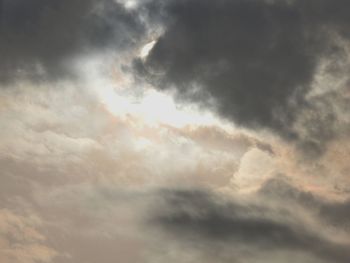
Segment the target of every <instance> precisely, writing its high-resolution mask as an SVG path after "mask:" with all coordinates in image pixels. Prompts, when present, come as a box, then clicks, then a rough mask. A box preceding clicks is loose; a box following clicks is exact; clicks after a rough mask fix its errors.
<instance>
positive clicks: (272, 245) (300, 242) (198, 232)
mask: <svg viewBox="0 0 350 263" xmlns="http://www.w3.org/2000/svg"><path fill="white" fill-rule="evenodd" d="M272 184H274V185H275V186H277V185H278V186H279V189H277V190H278V191H279V193H278V194H276V193H275V192H274V190H275V189H273V187H271V185H272ZM291 191H292V192H293V193H294V194H295V195H294V196H293V197H291V196H290V195H289V194H290V192H291ZM161 193H162V194H161V201H160V204H162V205H163V206H162V205H160V204H158V205H159V206H160V209H158V212H157V213H155V214H156V216H155V217H154V218H153V220H154V221H153V223H154V224H155V225H157V227H160V229H162V231H164V232H165V233H166V234H167V237H171V238H175V240H176V242H180V243H181V244H182V246H184V247H193V250H194V251H196V250H200V251H201V252H200V253H203V254H206V255H207V256H209V257H214V258H215V257H217V259H219V260H222V262H226V260H227V262H232V260H236V261H235V262H281V261H282V262H292V261H289V259H288V256H287V255H293V257H294V259H295V258H298V257H300V262H347V260H348V258H349V252H348V250H347V243H343V244H341V243H338V242H337V241H335V240H332V239H331V238H329V237H328V236H327V235H329V234H330V233H327V231H325V232H323V230H321V229H320V228H319V227H320V226H321V225H322V224H324V223H325V222H326V220H328V219H329V218H327V217H326V218H323V214H322V213H323V212H321V211H324V209H329V208H330V207H332V208H331V209H337V208H336V207H340V206H343V207H342V208H343V209H345V207H346V206H348V205H349V202H345V203H337V204H327V205H326V204H325V203H323V202H324V201H323V200H322V199H320V198H317V197H315V196H313V195H312V194H310V193H306V192H303V191H300V190H298V189H297V188H294V187H293V186H291V185H289V184H288V183H285V182H284V181H283V180H281V179H278V178H275V179H271V181H268V182H267V183H266V184H265V185H263V186H262V188H261V189H260V191H259V192H258V193H259V194H257V195H255V196H254V197H253V198H252V199H248V200H244V201H242V200H240V199H236V200H235V199H230V198H228V199H227V198H226V199H223V196H221V197H220V196H217V195H213V193H210V192H206V191H201V190H171V191H169V190H165V191H162V192H161ZM270 194H274V195H275V196H274V197H275V198H276V197H277V198H279V199H280V200H281V202H275V203H274V205H273V206H271V203H269V200H270V199H269V198H266V197H268V196H269V195H270ZM256 198H259V199H260V201H259V202H256ZM299 198H305V200H308V201H310V200H311V199H312V200H313V201H314V202H315V203H316V204H317V205H316V206H314V207H313V205H315V203H313V204H311V203H307V202H306V203H302V202H300V203H299V201H300V200H298V199H299ZM252 200H255V202H254V201H253V202H252ZM274 200H276V199H274ZM270 201H271V200H270ZM300 204H302V205H300ZM321 207H322V208H321ZM326 207H327V208H326ZM303 209H308V210H309V211H311V213H310V214H311V215H312V216H315V215H316V221H314V223H313V224H312V225H309V224H310V221H309V222H308V221H307V220H305V217H304V218H303V217H302V216H301V215H302V213H303V211H304V212H305V210H303ZM343 211H344V210H343ZM327 215H330V214H328V213H327ZM304 216H305V214H304ZM344 219H345V215H344ZM311 222H312V221H311ZM335 222H336V221H334V220H330V221H328V223H331V224H332V223H335ZM319 223H321V224H320V225H318V226H317V224H319ZM339 226H346V223H345V224H344V222H343V223H341V224H337V227H339ZM247 251H249V252H247ZM197 252H198V251H197ZM226 253H228V255H229V256H227V255H226V257H227V258H225V254H226ZM281 255H282V258H279V257H280V256H281ZM257 259H259V260H258V261H257ZM195 262H196V261H195ZM205 262H206V261H205ZM208 262H209V261H208Z"/></svg>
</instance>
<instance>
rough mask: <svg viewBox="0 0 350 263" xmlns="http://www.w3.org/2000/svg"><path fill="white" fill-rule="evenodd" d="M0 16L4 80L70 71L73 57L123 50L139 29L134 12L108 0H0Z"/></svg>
mask: <svg viewBox="0 0 350 263" xmlns="http://www.w3.org/2000/svg"><path fill="white" fill-rule="evenodd" d="M0 18H1V19H0V32H1V36H2V37H1V40H0V56H1V62H0V81H1V82H2V83H13V82H16V81H17V80H19V79H29V80H34V81H39V80H46V81H47V80H49V81H52V80H62V78H63V79H64V78H67V77H74V76H75V72H74V71H73V69H72V67H71V64H72V63H73V62H74V59H76V58H77V57H81V56H84V57H86V56H91V55H93V54H94V53H97V52H101V51H103V50H107V49H109V50H111V51H120V50H123V49H125V48H126V47H130V46H132V45H133V44H135V41H136V40H137V39H138V38H139V37H140V35H141V34H142V32H143V26H142V25H141V24H140V23H139V22H138V16H137V15H136V14H132V12H127V11H126V10H125V8H124V6H123V5H122V4H119V3H117V2H115V1H112V0H103V1H95V0H73V1H68V0H63V1H45V0H33V1H30V2H28V1H25V0H14V1H12V0H4V1H1V4H0Z"/></svg>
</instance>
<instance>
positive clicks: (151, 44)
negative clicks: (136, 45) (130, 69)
mask: <svg viewBox="0 0 350 263" xmlns="http://www.w3.org/2000/svg"><path fill="white" fill-rule="evenodd" d="M156 43H157V42H156V41H155V40H153V41H151V42H149V43H147V44H146V45H144V46H143V47H142V49H141V52H140V57H141V58H142V59H145V58H146V57H147V56H148V54H149V52H151V50H152V48H153V47H154V45H155V44H156Z"/></svg>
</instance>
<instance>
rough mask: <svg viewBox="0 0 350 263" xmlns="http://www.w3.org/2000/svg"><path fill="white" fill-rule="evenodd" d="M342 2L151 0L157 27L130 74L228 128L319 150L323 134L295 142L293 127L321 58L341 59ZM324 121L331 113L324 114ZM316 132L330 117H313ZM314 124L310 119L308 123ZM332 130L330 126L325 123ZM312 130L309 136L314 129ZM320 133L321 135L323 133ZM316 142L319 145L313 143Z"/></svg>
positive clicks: (345, 29)
mask: <svg viewBox="0 0 350 263" xmlns="http://www.w3.org/2000/svg"><path fill="white" fill-rule="evenodd" d="M349 5H350V4H349V2H348V1H337V2H334V1H330V0H329V1H327V0H324V1H299V0H295V1H284V0H281V1H263V0H234V1H228V0H219V1H210V0H204V1H203V0H180V1H164V2H163V1H153V3H152V4H151V5H149V6H150V7H149V9H148V11H149V13H150V14H151V16H152V17H154V16H156V15H157V14H160V15H159V16H158V17H160V18H159V20H160V21H161V23H163V25H165V33H164V34H163V35H162V36H161V37H160V38H159V40H158V41H157V43H156V45H155V46H154V48H153V50H152V51H151V53H150V55H149V56H148V58H147V60H146V61H145V62H142V61H140V60H136V61H135V68H136V69H137V70H138V71H139V72H141V73H142V74H144V75H145V76H146V78H149V79H150V80H151V81H153V82H155V83H156V85H158V86H159V87H160V88H162V89H163V88H174V87H176V90H177V91H178V93H179V96H180V97H181V98H182V99H185V100H193V101H196V102H199V103H201V104H204V105H206V106H208V105H211V104H212V103H213V99H214V105H215V107H216V109H217V111H218V112H219V113H221V114H222V116H224V117H226V118H229V119H231V120H233V121H234V122H235V123H236V124H239V125H243V126H246V127H253V128H257V127H259V128H268V129H270V130H273V131H275V132H278V133H279V134H280V135H281V136H283V137H284V138H287V139H289V140H304V141H305V142H304V143H303V144H304V145H309V146H308V147H309V148H313V149H314V152H321V151H322V141H327V140H329V139H330V137H332V136H331V135H332V134H330V133H329V131H327V130H326V131H325V132H323V131H318V132H313V133H312V132H311V133H310V134H308V135H310V136H311V138H310V137H307V138H303V135H302V134H300V133H299V132H298V131H297V130H296V129H295V127H294V124H295V122H296V120H297V119H298V117H299V115H301V114H302V113H304V111H305V110H308V111H310V112H312V113H313V114H316V115H317V110H316V109H314V106H313V105H311V104H310V102H308V101H307V100H306V99H305V96H306V94H307V93H308V92H309V91H310V89H311V84H312V82H313V80H314V77H315V74H316V71H317V68H318V66H319V64H320V61H321V59H323V58H328V57H333V58H336V57H338V56H339V55H340V54H343V55H344V53H342V47H341V45H340V44H339V43H338V42H337V41H336V40H335V39H337V37H336V36H339V37H340V38H343V39H347V38H348V37H349V32H350V31H349V25H350V21H349V16H348V15H347V14H346V12H344V10H347V9H348V8H349ZM330 115H331V114H330ZM315 119H321V120H322V121H323V122H322V123H323V124H324V125H323V127H326V126H327V125H328V120H330V121H331V122H333V121H334V116H328V117H327V118H323V116H320V117H319V118H315ZM316 122H317V120H315V122H313V123H316ZM331 125H332V123H331ZM320 126H321V125H318V126H317V127H315V128H314V129H318V128H320V129H321V128H322V127H320ZM325 133H327V134H325ZM319 137H322V138H319Z"/></svg>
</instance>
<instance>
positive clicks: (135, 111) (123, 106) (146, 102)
mask: <svg viewBox="0 0 350 263" xmlns="http://www.w3.org/2000/svg"><path fill="white" fill-rule="evenodd" d="M98 94H99V97H100V100H101V102H102V103H103V104H104V105H105V107H106V109H107V110H108V111H109V112H111V113H112V114H114V115H115V116H118V117H120V118H126V117H128V116H130V117H134V118H137V119H138V120H140V122H142V123H144V124H147V125H159V124H164V125H170V126H173V127H176V128H180V127H184V126H186V125H220V126H222V127H225V128H226V129H230V128H231V129H232V126H231V125H226V124H225V123H223V122H222V121H220V120H219V119H218V118H216V117H215V116H214V115H213V114H211V113H209V112H204V113H203V112H200V111H199V110H198V109H197V108H195V107H194V106H179V105H176V103H175V101H174V99H173V98H172V97H171V95H168V94H164V93H161V92H159V91H156V90H154V89H149V90H147V91H146V92H145V94H144V96H143V97H141V98H137V97H136V96H132V95H120V94H118V92H117V91H116V90H115V89H114V88H112V87H109V88H108V87H107V88H102V89H100V90H98ZM230 126H231V127H230Z"/></svg>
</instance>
